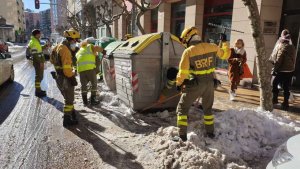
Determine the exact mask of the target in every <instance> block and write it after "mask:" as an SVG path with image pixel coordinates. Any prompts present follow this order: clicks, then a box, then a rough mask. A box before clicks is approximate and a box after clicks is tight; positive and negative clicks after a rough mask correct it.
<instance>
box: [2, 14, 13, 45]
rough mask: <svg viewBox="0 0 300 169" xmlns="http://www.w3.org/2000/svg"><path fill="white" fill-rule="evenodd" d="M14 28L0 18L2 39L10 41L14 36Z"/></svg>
mask: <svg viewBox="0 0 300 169" xmlns="http://www.w3.org/2000/svg"><path fill="white" fill-rule="evenodd" d="M13 29H14V26H13V25H8V24H7V23H6V19H5V18H3V17H1V16H0V39H1V40H4V41H9V40H10V39H12V37H13V36H14V31H13Z"/></svg>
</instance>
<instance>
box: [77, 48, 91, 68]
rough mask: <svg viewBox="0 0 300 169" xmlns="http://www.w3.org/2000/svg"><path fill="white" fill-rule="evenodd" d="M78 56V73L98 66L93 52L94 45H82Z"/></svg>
mask: <svg viewBox="0 0 300 169" xmlns="http://www.w3.org/2000/svg"><path fill="white" fill-rule="evenodd" d="M76 58H77V71H78V73H80V72H83V71H87V70H93V69H95V68H96V56H95V55H94V54H93V50H92V45H87V46H84V47H81V48H80V49H79V51H78V52H77V54H76Z"/></svg>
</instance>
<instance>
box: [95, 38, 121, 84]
mask: <svg viewBox="0 0 300 169" xmlns="http://www.w3.org/2000/svg"><path fill="white" fill-rule="evenodd" d="M115 41H116V39H115V38H112V37H101V38H100V39H96V40H95V45H97V46H100V47H102V48H103V49H105V48H106V46H107V45H109V44H110V43H112V42H115ZM98 57H99V60H100V61H101V60H102V58H103V54H102V53H99V54H98ZM99 69H100V73H99V76H100V79H101V78H102V76H103V71H102V70H103V68H102V64H100V66H99Z"/></svg>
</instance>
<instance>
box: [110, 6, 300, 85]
mask: <svg viewBox="0 0 300 169" xmlns="http://www.w3.org/2000/svg"><path fill="white" fill-rule="evenodd" d="M257 3H258V8H259V11H260V13H261V23H262V31H263V35H264V39H265V44H266V50H267V55H270V54H271V52H272V50H273V47H274V45H275V43H276V41H277V39H278V37H279V35H280V32H281V31H282V30H283V29H284V28H287V29H289V30H290V31H291V35H292V41H293V44H294V45H295V46H296V48H297V55H298V56H299V55H300V52H299V48H300V45H299V44H300V36H299V32H300V20H299V17H300V1H299V0H257ZM141 22H142V25H143V27H144V29H145V31H146V33H151V32H171V33H173V34H174V35H176V36H179V35H180V33H181V32H182V30H183V29H184V28H185V27H189V26H196V27H197V28H198V29H199V30H200V31H201V32H202V39H203V41H205V42H211V43H218V38H219V33H221V32H223V33H224V32H225V34H226V35H227V38H228V39H229V40H230V44H231V46H233V45H234V43H235V41H236V39H243V40H244V42H245V49H246V51H247V58H248V61H247V64H248V65H249V67H250V69H251V71H252V73H253V74H254V78H253V79H247V80H246V82H247V81H248V82H250V83H257V68H256V56H257V54H256V51H255V46H254V41H253V39H252V33H251V25H250V20H249V19H248V10H247V9H246V7H245V6H244V4H243V2H242V1H240V0H165V1H164V3H162V4H161V5H160V6H159V8H158V9H157V10H151V11H147V12H146V13H145V15H144V16H143V17H142V19H141ZM211 24H216V25H222V26H226V27H230V28H232V29H235V30H238V31H240V32H236V31H230V30H226V31H225V30H224V29H222V28H220V27H215V26H211ZM122 26H124V24H123V23H122V20H119V22H115V23H114V24H113V27H117V28H118V29H114V28H113V30H114V31H115V32H114V35H115V36H116V37H117V38H121V36H123V35H124V33H123V32H124V31H123V30H124V29H122ZM120 32H121V33H120ZM241 32H243V33H241ZM139 34H140V33H139ZM297 58H298V59H297V64H296V69H297V70H296V78H295V79H294V81H293V84H294V85H298V86H300V61H299V60H300V59H299V57H297ZM217 67H218V70H217V73H218V74H219V75H220V78H222V77H223V78H224V80H226V79H227V68H228V63H227V61H223V60H218V61H217Z"/></svg>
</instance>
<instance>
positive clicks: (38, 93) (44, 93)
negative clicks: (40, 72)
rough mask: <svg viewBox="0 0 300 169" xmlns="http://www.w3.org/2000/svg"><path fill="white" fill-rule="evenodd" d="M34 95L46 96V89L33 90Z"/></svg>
mask: <svg viewBox="0 0 300 169" xmlns="http://www.w3.org/2000/svg"><path fill="white" fill-rule="evenodd" d="M35 96H36V97H46V96H47V93H46V91H43V90H41V91H35Z"/></svg>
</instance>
